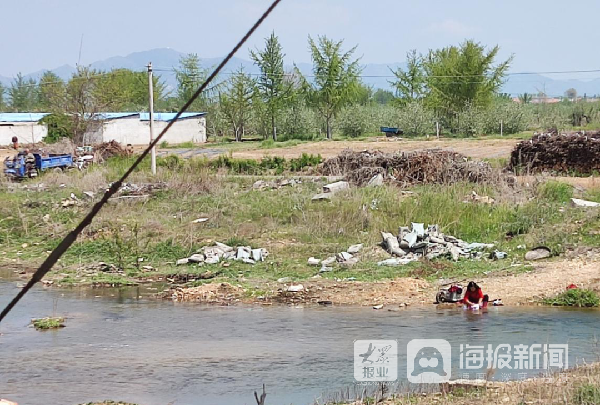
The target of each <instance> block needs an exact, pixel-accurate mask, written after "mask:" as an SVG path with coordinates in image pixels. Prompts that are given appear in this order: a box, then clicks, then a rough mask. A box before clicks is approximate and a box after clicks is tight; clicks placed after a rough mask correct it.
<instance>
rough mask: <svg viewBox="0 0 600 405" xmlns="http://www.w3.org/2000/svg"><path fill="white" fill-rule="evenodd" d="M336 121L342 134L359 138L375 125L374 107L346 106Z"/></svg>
mask: <svg viewBox="0 0 600 405" xmlns="http://www.w3.org/2000/svg"><path fill="white" fill-rule="evenodd" d="M336 123H337V125H336V126H337V128H338V130H339V132H341V134H342V135H344V136H347V137H350V138H358V137H359V136H362V135H365V134H367V133H368V132H369V131H370V130H371V129H372V128H373V127H374V124H373V113H372V108H370V107H365V106H360V105H351V106H349V107H346V108H344V109H343V110H342V111H341V112H340V114H339V116H338V118H337V119H336Z"/></svg>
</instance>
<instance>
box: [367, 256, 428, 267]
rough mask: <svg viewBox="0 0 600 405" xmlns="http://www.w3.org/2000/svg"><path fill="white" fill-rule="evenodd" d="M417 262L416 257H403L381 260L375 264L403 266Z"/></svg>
mask: <svg viewBox="0 0 600 405" xmlns="http://www.w3.org/2000/svg"><path fill="white" fill-rule="evenodd" d="M417 260H419V259H418V258H417V257H410V258H403V257H394V258H392V259H386V260H382V261H380V262H378V263H377V265H378V266H403V265H405V264H408V263H410V262H414V261H417Z"/></svg>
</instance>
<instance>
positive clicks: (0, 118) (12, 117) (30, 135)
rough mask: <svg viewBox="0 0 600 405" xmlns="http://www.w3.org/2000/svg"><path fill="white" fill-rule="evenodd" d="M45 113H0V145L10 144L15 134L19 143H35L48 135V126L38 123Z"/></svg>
mask: <svg viewBox="0 0 600 405" xmlns="http://www.w3.org/2000/svg"><path fill="white" fill-rule="evenodd" d="M46 115H48V114H46V113H0V146H6V145H12V138H13V136H16V137H17V138H18V140H19V143H20V144H29V143H37V142H40V141H41V140H42V139H44V138H45V137H46V135H48V128H46V126H44V125H42V124H39V121H40V120H41V119H42V118H44V117H45V116H46Z"/></svg>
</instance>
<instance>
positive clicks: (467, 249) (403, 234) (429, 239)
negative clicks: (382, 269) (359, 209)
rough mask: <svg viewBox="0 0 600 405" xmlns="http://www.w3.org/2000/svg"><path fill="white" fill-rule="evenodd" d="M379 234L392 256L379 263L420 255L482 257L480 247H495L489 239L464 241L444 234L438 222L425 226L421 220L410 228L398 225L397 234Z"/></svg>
mask: <svg viewBox="0 0 600 405" xmlns="http://www.w3.org/2000/svg"><path fill="white" fill-rule="evenodd" d="M381 237H382V239H383V242H382V243H381V245H382V246H383V247H384V248H385V250H387V251H388V253H390V254H391V255H392V256H394V257H393V258H391V259H387V260H384V261H381V262H379V263H377V264H378V265H379V266H398V265H402V264H406V263H410V262H412V261H416V260H419V259H420V258H422V257H425V258H427V259H434V258H437V257H443V256H447V257H451V258H452V259H453V260H455V261H457V260H459V259H460V258H481V257H483V252H482V251H483V250H489V249H492V248H493V247H494V245H493V244H488V243H467V242H465V241H463V240H461V239H458V238H455V237H454V236H451V235H444V234H443V233H442V232H440V230H439V226H438V225H429V226H428V227H427V229H425V225H424V224H421V223H412V225H411V228H408V227H405V226H401V227H400V229H399V231H398V235H397V236H396V235H393V234H391V233H388V232H381ZM492 257H494V258H504V257H506V254H505V253H504V252H494V253H492Z"/></svg>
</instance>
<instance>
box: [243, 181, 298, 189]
mask: <svg viewBox="0 0 600 405" xmlns="http://www.w3.org/2000/svg"><path fill="white" fill-rule="evenodd" d="M296 184H302V181H301V180H298V179H277V180H275V181H265V180H258V181H256V182H254V184H253V185H252V188H253V189H254V190H258V191H261V190H265V189H278V188H282V187H294V186H296Z"/></svg>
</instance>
